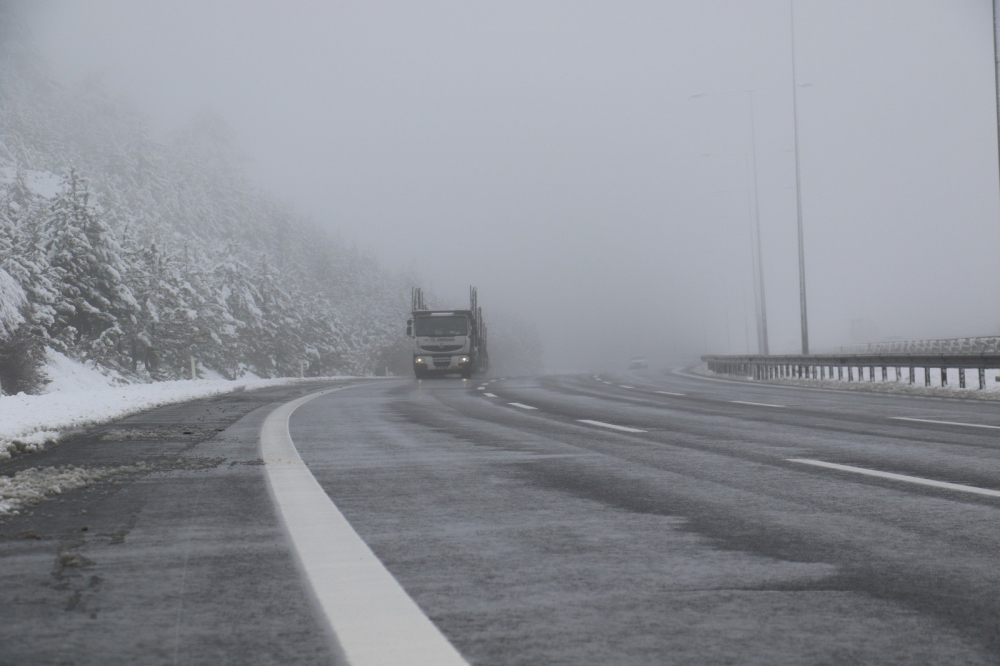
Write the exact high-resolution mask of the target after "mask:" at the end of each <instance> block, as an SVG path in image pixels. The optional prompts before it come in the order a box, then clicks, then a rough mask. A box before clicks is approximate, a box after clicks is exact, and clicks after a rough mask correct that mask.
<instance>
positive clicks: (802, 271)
mask: <svg viewBox="0 0 1000 666" xmlns="http://www.w3.org/2000/svg"><path fill="white" fill-rule="evenodd" d="M994 1H995V0H994ZM788 4H789V7H790V15H791V26H792V125H793V127H794V132H795V212H796V218H797V221H798V229H799V314H800V316H801V318H802V354H803V355H806V354H808V353H809V316H808V314H807V312H806V253H805V242H804V241H803V239H802V187H801V180H800V178H799V95H798V90H799V86H798V80H797V79H796V76H795V0H789V3H788ZM995 11H996V5H995V4H994V12H995ZM993 34H994V42H995V40H996V30H994V31H993ZM998 113H1000V107H998Z"/></svg>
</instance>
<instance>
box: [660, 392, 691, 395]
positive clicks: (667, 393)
mask: <svg viewBox="0 0 1000 666" xmlns="http://www.w3.org/2000/svg"><path fill="white" fill-rule="evenodd" d="M656 393H659V394H660V395H687V393H674V392H673V391H656Z"/></svg>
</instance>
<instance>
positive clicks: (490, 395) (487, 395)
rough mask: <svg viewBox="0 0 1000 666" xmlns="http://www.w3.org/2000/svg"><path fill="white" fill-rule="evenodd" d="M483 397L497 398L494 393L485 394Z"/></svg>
mask: <svg viewBox="0 0 1000 666" xmlns="http://www.w3.org/2000/svg"><path fill="white" fill-rule="evenodd" d="M483 395H485V396H486V397H487V398H495V397H496V396H495V395H493V394H492V393H484V394H483Z"/></svg>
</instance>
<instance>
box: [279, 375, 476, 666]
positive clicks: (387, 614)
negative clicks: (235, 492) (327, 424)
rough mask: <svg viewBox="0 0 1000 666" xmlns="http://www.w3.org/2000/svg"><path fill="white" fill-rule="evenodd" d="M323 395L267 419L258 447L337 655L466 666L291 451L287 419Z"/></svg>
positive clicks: (361, 659) (364, 660)
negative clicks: (339, 651) (339, 653)
mask: <svg viewBox="0 0 1000 666" xmlns="http://www.w3.org/2000/svg"><path fill="white" fill-rule="evenodd" d="M345 388H347V387H345ZM333 390H334V391H339V390H343V389H333ZM331 392H332V391H320V392H319V393H313V394H312V395H307V396H304V397H302V398H299V399H298V400H293V401H291V402H288V403H285V404H284V405H281V406H280V407H278V408H277V409H275V410H274V411H273V412H271V415H270V416H268V417H267V419H266V420H265V421H264V425H263V426H262V427H261V433H260V448H261V457H262V458H263V459H264V470H265V472H266V477H267V483H268V487H269V488H270V490H271V498H272V499H273V501H274V503H275V506H276V507H277V508H278V514H279V515H280V516H281V520H282V522H283V523H284V525H285V530H286V531H287V532H288V536H289V538H290V539H291V542H292V548H293V550H294V551H295V555H296V556H297V557H298V560H299V562H300V563H301V565H302V570H303V572H304V573H305V577H306V580H307V581H308V583H309V585H310V586H311V587H312V590H313V593H314V594H315V595H316V599H317V601H318V602H319V606H320V608H321V609H322V611H323V615H324V616H325V618H326V621H327V623H328V624H329V627H330V629H331V631H332V633H333V635H335V636H336V638H337V643H338V644H339V648H340V650H342V651H343V653H344V655H345V656H346V658H347V662H348V663H349V664H426V665H427V666H434V665H436V664H466V665H467V662H466V661H465V660H464V659H463V658H462V656H461V655H460V654H459V653H458V652H457V651H456V650H455V648H454V647H452V645H451V643H449V642H448V639H446V638H445V637H444V635H442V634H441V632H440V631H439V630H438V628H437V627H435V626H434V624H433V623H432V622H431V621H430V620H429V619H428V618H427V616H426V615H424V612H423V611H422V610H420V607H419V606H417V604H416V603H415V602H414V601H413V599H411V598H410V597H409V595H407V594H406V591H405V590H403V588H402V587H401V586H400V584H399V583H398V582H397V581H396V579H395V578H393V577H392V574H390V573H389V571H388V570H387V569H386V568H385V566H383V565H382V563H381V562H380V561H379V560H378V558H377V557H375V555H374V553H372V551H371V549H370V548H368V546H367V545H366V544H365V542H364V541H362V540H361V537H359V536H358V534H357V532H355V531H354V529H353V528H352V527H351V525H350V523H348V522H347V519H345V518H344V516H343V515H342V514H341V513H340V510H338V509H337V507H336V505H335V504H334V503H333V501H332V500H331V499H330V497H329V496H328V495H327V494H326V493H325V492H324V491H323V488H322V487H321V486H320V485H319V482H318V481H316V478H315V477H314V476H313V475H312V472H310V471H309V468H307V467H306V466H305V463H303V462H302V458H301V457H300V456H299V452H298V451H297V450H296V449H295V444H294V443H293V442H292V438H291V435H290V434H289V432H288V419H289V418H290V417H291V415H292V413H293V412H294V411H295V410H296V409H297V408H298V407H300V406H301V405H303V404H305V403H307V402H309V401H310V400H313V399H314V398H318V397H319V396H321V395H324V394H326V393H331ZM387 636H390V637H391V640H387V638H386V637H387Z"/></svg>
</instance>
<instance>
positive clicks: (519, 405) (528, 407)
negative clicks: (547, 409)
mask: <svg viewBox="0 0 1000 666" xmlns="http://www.w3.org/2000/svg"><path fill="white" fill-rule="evenodd" d="M507 404H508V405H514V406H515V407H520V408H521V409H538V407H532V406H531V405H522V404H521V403H519V402H508V403H507Z"/></svg>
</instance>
